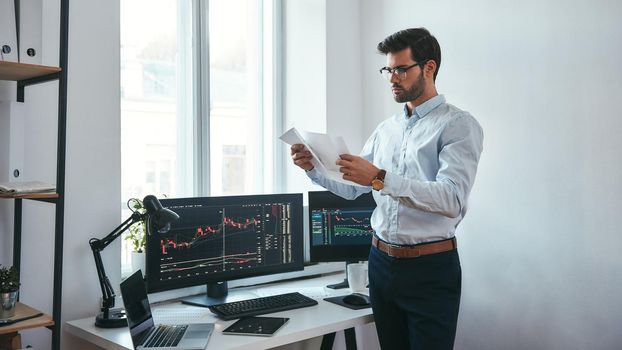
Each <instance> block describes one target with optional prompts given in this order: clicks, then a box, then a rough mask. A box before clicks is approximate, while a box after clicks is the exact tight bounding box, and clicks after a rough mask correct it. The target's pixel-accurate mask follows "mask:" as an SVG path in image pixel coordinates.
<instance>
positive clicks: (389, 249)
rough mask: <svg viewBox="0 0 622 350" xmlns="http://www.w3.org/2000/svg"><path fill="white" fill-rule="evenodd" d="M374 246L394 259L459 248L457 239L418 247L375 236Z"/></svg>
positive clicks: (423, 244) (373, 239) (417, 245)
mask: <svg viewBox="0 0 622 350" xmlns="http://www.w3.org/2000/svg"><path fill="white" fill-rule="evenodd" d="M372 245H373V246H374V247H376V248H378V249H379V250H380V251H382V252H385V253H387V255H389V256H392V257H394V258H416V257H419V256H423V255H430V254H436V253H442V252H447V251H450V250H454V249H456V248H457V245H456V238H455V237H453V238H451V239H446V240H443V241H438V242H432V243H422V244H416V245H395V244H391V243H387V242H384V241H382V240H380V239H378V237H376V236H375V235H374V237H373V238H372Z"/></svg>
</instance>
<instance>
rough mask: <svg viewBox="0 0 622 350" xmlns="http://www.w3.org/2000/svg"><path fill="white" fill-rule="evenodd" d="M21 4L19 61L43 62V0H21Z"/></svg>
mask: <svg viewBox="0 0 622 350" xmlns="http://www.w3.org/2000/svg"><path fill="white" fill-rule="evenodd" d="M0 1H3V0H0ZM19 6H20V8H19V61H20V62H21V63H29V64H41V46H42V44H41V41H42V37H43V32H42V17H41V16H42V14H41V11H42V10H41V9H42V6H43V4H42V0H21V1H20V5H19Z"/></svg>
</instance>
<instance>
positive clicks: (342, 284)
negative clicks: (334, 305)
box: [326, 261, 358, 289]
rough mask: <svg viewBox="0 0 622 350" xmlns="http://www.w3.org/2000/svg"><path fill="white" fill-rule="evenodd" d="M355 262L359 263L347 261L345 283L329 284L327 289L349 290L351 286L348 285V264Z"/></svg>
mask: <svg viewBox="0 0 622 350" xmlns="http://www.w3.org/2000/svg"><path fill="white" fill-rule="evenodd" d="M355 262H358V261H346V278H344V279H343V281H341V282H339V283H335V284H329V285H327V286H326V288H330V289H342V288H349V287H350V285H349V284H348V264H352V263H355Z"/></svg>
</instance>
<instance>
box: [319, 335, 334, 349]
mask: <svg viewBox="0 0 622 350" xmlns="http://www.w3.org/2000/svg"><path fill="white" fill-rule="evenodd" d="M334 342H335V332H333V333H328V334H324V336H323V337H322V346H321V347H320V350H332V349H333V343H334Z"/></svg>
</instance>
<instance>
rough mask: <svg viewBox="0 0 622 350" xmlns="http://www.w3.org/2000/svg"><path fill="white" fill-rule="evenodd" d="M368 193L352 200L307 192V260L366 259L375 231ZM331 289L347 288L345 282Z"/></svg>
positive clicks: (371, 205)
mask: <svg viewBox="0 0 622 350" xmlns="http://www.w3.org/2000/svg"><path fill="white" fill-rule="evenodd" d="M375 208H376V202H375V201H374V197H373V195H372V194H371V193H365V194H362V195H360V196H359V197H357V198H356V199H353V200H348V199H344V198H342V197H339V196H337V195H335V194H333V193H331V192H329V191H311V192H309V242H310V244H309V247H310V250H309V257H310V260H311V261H312V262H330V261H345V262H346V265H347V263H349V262H354V261H362V260H367V257H368V256H369V249H370V248H371V240H372V237H373V235H374V230H373V229H372V228H371V223H370V220H371V214H372V213H373V211H374V209H375ZM328 287H330V288H345V287H348V284H347V280H345V281H344V282H341V283H338V284H336V285H329V286H328Z"/></svg>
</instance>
